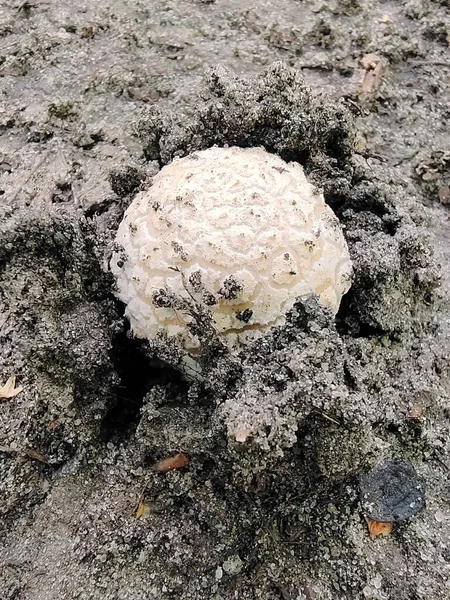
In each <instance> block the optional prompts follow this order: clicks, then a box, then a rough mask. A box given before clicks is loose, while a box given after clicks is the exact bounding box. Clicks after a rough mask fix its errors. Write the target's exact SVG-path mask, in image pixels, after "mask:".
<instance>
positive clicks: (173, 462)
mask: <svg viewBox="0 0 450 600" xmlns="http://www.w3.org/2000/svg"><path fill="white" fill-rule="evenodd" d="M188 464H189V458H188V457H187V456H186V454H183V453H182V452H177V453H176V454H172V456H168V457H166V458H162V459H161V460H158V462H157V463H155V464H154V465H153V470H154V471H156V472H157V473H167V471H173V470H174V469H182V468H183V467H186V466H187V465H188Z"/></svg>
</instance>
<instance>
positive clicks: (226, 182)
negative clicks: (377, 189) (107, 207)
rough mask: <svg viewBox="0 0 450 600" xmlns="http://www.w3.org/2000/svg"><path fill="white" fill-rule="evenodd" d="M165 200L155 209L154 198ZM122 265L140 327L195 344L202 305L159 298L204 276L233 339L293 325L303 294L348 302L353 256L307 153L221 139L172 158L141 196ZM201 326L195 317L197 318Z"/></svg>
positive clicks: (115, 264) (118, 262) (124, 236)
mask: <svg viewBox="0 0 450 600" xmlns="http://www.w3.org/2000/svg"><path fill="white" fill-rule="evenodd" d="M155 205H157V206H158V210H157V211H155V210H154V206H155ZM116 241H117V243H118V244H119V245H120V246H121V247H122V248H123V249H124V251H125V254H126V256H127V260H126V261H123V253H122V254H120V253H115V254H114V255H113V257H112V261H111V270H112V272H113V273H114V275H115V277H116V279H117V284H118V297H119V298H120V299H121V300H122V301H123V302H124V303H125V304H126V315H127V317H128V318H129V320H130V323H131V327H132V330H133V332H134V334H135V335H136V336H138V337H143V338H148V339H151V338H155V337H156V336H157V334H158V333H159V332H161V331H164V332H165V333H166V334H167V335H168V336H179V337H181V339H182V340H183V344H184V346H185V348H186V350H187V351H188V352H189V351H193V350H194V351H195V349H196V348H197V347H198V339H196V337H195V335H193V333H192V331H190V329H189V327H188V324H189V322H190V321H191V319H192V316H191V315H189V314H188V313H187V312H184V311H181V310H175V309H174V308H173V306H164V305H161V303H155V302H154V298H155V294H160V293H161V290H164V289H168V290H170V291H171V293H172V294H175V295H179V296H181V297H186V289H185V285H184V282H185V281H191V279H192V278H194V279H195V278H196V277H197V278H198V277H200V279H201V284H202V286H203V289H204V290H206V291H207V292H208V294H209V297H210V300H211V301H210V302H209V303H208V305H209V307H210V311H211V315H212V319H213V324H214V327H215V329H216V330H217V332H218V333H219V334H221V336H222V339H223V341H224V342H225V344H226V345H227V346H228V347H230V348H233V347H235V346H238V345H240V344H245V343H247V342H249V341H251V340H253V339H255V338H256V337H258V336H259V335H261V334H262V333H263V332H265V331H267V330H268V329H269V328H270V327H272V326H273V325H282V324H283V323H284V321H285V314H286V312H287V311H288V310H289V309H290V308H292V306H293V304H294V302H295V300H296V298H298V297H304V296H307V295H310V294H311V293H313V294H316V295H317V296H318V299H319V301H320V302H321V303H322V304H323V305H324V306H326V307H328V308H329V309H331V310H332V311H333V312H337V310H338V308H339V303H340V301H341V298H342V296H343V294H345V293H346V292H347V290H348V289H349V287H350V283H351V273H352V267H351V262H350V258H349V253H348V249H347V245H346V242H345V240H344V236H343V234H342V230H341V228H340V225H339V221H338V219H337V218H336V216H335V215H334V214H333V212H332V211H331V209H330V208H329V207H328V206H327V205H326V204H325V201H324V198H323V195H322V194H320V193H317V192H316V191H314V189H313V187H312V186H311V185H310V184H309V183H308V181H307V180H306V177H305V175H304V172H303V169H302V167H301V166H300V165H299V164H297V163H293V162H291V163H286V162H285V161H283V160H282V159H281V158H280V157H279V156H276V155H274V154H269V153H268V152H266V151H265V150H264V149H263V148H247V149H244V148H237V147H232V148H217V147H214V148H210V149H208V150H204V151H201V152H196V153H195V154H192V155H190V156H187V157H186V158H182V159H176V160H174V161H173V162H172V163H171V164H169V165H167V166H165V167H164V168H163V169H162V170H161V171H160V172H159V173H158V175H157V176H156V177H155V178H154V180H153V185H152V187H151V188H150V189H149V190H147V191H145V192H141V193H140V194H138V195H137V196H136V198H135V199H134V201H133V202H132V203H131V205H130V206H129V208H128V210H127V211H126V214H125V216H124V219H123V221H122V223H121V224H120V226H119V230H118V233H117V238H116ZM191 329H192V328H191Z"/></svg>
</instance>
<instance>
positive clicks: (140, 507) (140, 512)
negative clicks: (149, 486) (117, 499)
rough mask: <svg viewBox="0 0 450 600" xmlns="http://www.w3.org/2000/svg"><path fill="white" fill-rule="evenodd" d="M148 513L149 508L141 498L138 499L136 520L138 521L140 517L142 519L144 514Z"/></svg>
mask: <svg viewBox="0 0 450 600" xmlns="http://www.w3.org/2000/svg"><path fill="white" fill-rule="evenodd" d="M149 512H150V507H149V505H148V504H146V503H145V501H144V499H143V498H140V499H139V504H138V507H137V510H136V515H135V516H136V519H140V518H141V517H143V516H144V515H145V514H147V513H149Z"/></svg>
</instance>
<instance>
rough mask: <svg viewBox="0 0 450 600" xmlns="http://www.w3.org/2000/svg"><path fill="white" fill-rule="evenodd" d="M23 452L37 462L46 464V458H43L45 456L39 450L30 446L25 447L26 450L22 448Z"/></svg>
mask: <svg viewBox="0 0 450 600" xmlns="http://www.w3.org/2000/svg"><path fill="white" fill-rule="evenodd" d="M24 454H25V456H28V458H32V459H33V460H38V461H39V462H42V463H46V464H48V460H47V459H46V458H45V456H44V455H43V454H41V453H40V452H37V451H36V450H33V449H32V448H27V449H26V450H24Z"/></svg>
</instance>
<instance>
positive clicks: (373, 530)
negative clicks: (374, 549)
mask: <svg viewBox="0 0 450 600" xmlns="http://www.w3.org/2000/svg"><path fill="white" fill-rule="evenodd" d="M367 527H368V528H369V535H370V537H371V538H372V539H374V538H376V537H377V536H378V535H382V536H386V535H389V534H390V533H391V531H392V523H383V522H381V521H372V519H367Z"/></svg>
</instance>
